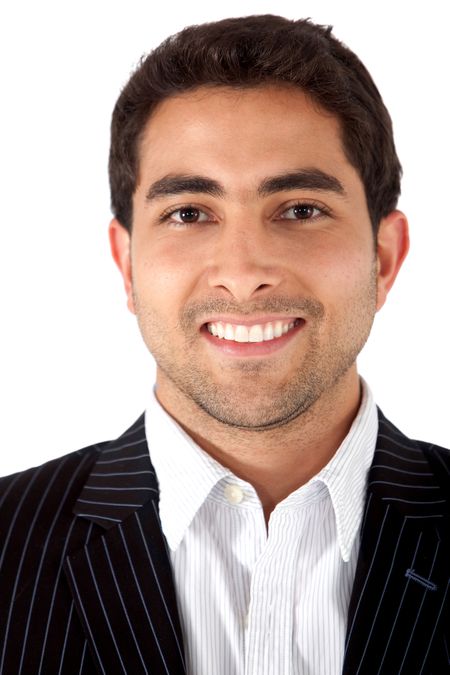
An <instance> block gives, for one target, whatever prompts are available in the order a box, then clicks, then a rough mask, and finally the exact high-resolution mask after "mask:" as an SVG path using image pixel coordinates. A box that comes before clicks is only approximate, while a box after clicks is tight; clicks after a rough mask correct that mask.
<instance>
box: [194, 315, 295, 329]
mask: <svg viewBox="0 0 450 675" xmlns="http://www.w3.org/2000/svg"><path fill="white" fill-rule="evenodd" d="M301 318H302V317H300V316H296V315H292V316H286V315H285V314H284V315H281V314H276V315H268V314H266V315H264V316H255V317H248V316H247V317H245V318H244V317H243V316H221V315H219V316H213V317H210V318H208V319H207V320H206V321H204V322H203V324H202V325H206V324H208V323H219V322H220V323H224V324H226V323H231V324H232V325H234V326H255V325H258V324H259V325H264V324H266V323H274V322H275V321H295V320H296V319H301Z"/></svg>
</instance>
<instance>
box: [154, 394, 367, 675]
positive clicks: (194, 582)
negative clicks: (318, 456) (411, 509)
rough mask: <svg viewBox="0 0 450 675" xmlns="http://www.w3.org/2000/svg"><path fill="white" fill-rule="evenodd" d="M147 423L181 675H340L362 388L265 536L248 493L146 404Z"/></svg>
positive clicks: (361, 454)
mask: <svg viewBox="0 0 450 675" xmlns="http://www.w3.org/2000/svg"><path fill="white" fill-rule="evenodd" d="M145 421H146V430H147V439H148V445H149V450H150V457H151V460H152V463H153V465H154V467H155V469H156V472H157V475H158V482H159V488H160V505H159V508H160V516H161V524H162V529H163V532H164V534H165V536H166V538H167V541H168V543H169V547H170V549H171V550H170V557H171V561H172V567H173V570H174V579H175V585H176V590H177V597H178V606H179V609H180V614H181V619H182V626H183V635H184V638H185V646H186V661H187V670H188V673H189V674H192V675H209V674H210V673H221V672H223V673H227V675H238V674H242V675H244V673H245V675H265V674H268V675H272V673H283V675H290V674H292V675H297V674H300V673H302V674H307V673H313V674H314V675H338V674H339V673H341V672H342V661H343V656H344V638H345V629H346V618H347V612H348V604H349V601H350V594H351V589H352V585H353V578H354V573H355V568H356V560H357V556H358V549H359V545H358V544H359V537H358V533H359V528H360V523H361V519H362V514H363V510H364V498H365V489H366V479H367V472H368V470H369V467H370V465H371V463H372V459H373V453H374V450H375V444H376V440H377V431H378V416H377V410H376V406H375V403H374V401H373V398H372V395H371V392H370V390H369V388H368V387H367V385H366V384H365V383H364V382H363V397H362V402H361V406H360V410H359V412H358V414H357V416H356V418H355V419H354V421H353V424H352V426H351V429H350V430H349V433H348V434H347V436H346V438H345V439H344V441H343V442H342V444H341V446H340V448H339V449H338V451H337V452H336V454H335V455H334V457H332V459H331V460H330V461H329V462H328V464H327V465H326V466H325V467H324V468H323V469H322V470H321V471H320V472H319V473H318V474H317V476H315V477H314V478H312V479H311V481H309V482H308V483H307V484H306V485H303V486H302V487H300V488H299V489H297V490H295V491H294V492H292V493H291V494H290V495H289V496H288V497H287V498H286V499H284V500H283V501H282V502H280V503H279V504H278V505H277V507H276V508H275V509H274V511H273V512H272V514H271V517H270V522H269V527H268V531H267V530H266V524H265V521H264V513H263V509H262V505H261V502H260V500H259V498H258V495H257V493H256V491H255V490H254V488H253V486H252V485H251V484H249V483H247V482H245V481H243V480H240V479H239V478H238V477H236V476H235V475H234V474H232V473H231V471H230V470H229V469H226V468H225V467H223V466H222V465H220V464H219V463H218V462H217V461H216V460H214V459H213V458H212V457H210V456H209V455H208V454H207V453H206V452H204V451H203V450H202V449H201V448H199V447H198V446H197V445H196V443H195V442H194V441H193V440H192V439H191V438H190V437H189V436H188V435H187V434H186V433H185V432H184V430H183V429H182V428H181V427H179V426H178V425H177V424H176V423H175V422H174V420H173V419H172V418H171V417H170V416H169V415H168V414H167V413H166V412H165V410H164V409H163V408H162V407H161V406H160V405H159V403H158V401H157V399H156V397H155V396H153V397H151V399H150V402H149V406H148V409H147V411H146V416H145ZM230 489H231V490H232V491H233V489H234V493H236V490H237V491H238V494H239V499H240V501H238V503H230V501H229V499H228V498H227V491H229V490H230ZM232 494H233V492H232ZM241 497H242V499H241ZM205 645H207V648H206V647H205Z"/></svg>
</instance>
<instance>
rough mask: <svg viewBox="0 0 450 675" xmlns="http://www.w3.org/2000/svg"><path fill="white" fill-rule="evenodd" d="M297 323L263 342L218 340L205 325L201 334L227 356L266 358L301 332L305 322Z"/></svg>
mask: <svg viewBox="0 0 450 675" xmlns="http://www.w3.org/2000/svg"><path fill="white" fill-rule="evenodd" d="M298 321H299V323H298V325H297V326H294V328H291V329H290V330H288V332H287V333H285V334H284V335H281V336H280V337H278V338H274V339H273V340H267V341H265V342H235V341H234V340H225V338H218V337H216V336H215V335H211V333H210V332H209V330H208V329H207V327H206V325H205V326H202V328H201V333H202V335H203V336H204V337H205V339H206V340H208V342H209V343H210V344H211V345H212V346H213V347H215V348H216V349H218V350H219V351H220V352H222V354H226V355H227V356H241V357H247V358H248V357H250V356H266V355H267V354H273V353H274V352H277V351H279V350H280V349H283V347H285V346H286V345H287V344H288V343H289V342H290V341H291V340H292V339H293V338H294V337H295V336H296V335H297V334H298V333H299V332H300V331H301V330H302V328H303V326H304V325H305V321H304V320H303V319H299V320H298Z"/></svg>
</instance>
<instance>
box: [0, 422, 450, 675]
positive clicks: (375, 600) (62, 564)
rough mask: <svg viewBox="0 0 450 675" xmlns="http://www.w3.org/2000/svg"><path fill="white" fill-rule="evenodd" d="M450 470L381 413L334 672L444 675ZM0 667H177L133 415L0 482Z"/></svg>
mask: <svg viewBox="0 0 450 675" xmlns="http://www.w3.org/2000/svg"><path fill="white" fill-rule="evenodd" d="M449 467H450V459H449V452H448V451H446V450H444V449H442V448H438V447H435V446H430V445H429V444H426V443H419V442H415V441H410V440H409V439H407V438H406V437H405V436H403V435H402V434H401V433H400V432H399V431H398V430H396V429H395V427H393V425H391V424H390V423H389V422H387V421H386V420H385V419H384V417H383V416H382V415H381V413H380V434H379V437H378V442H377V450H376V452H375V456H374V462H373V466H372V469H371V471H370V474H369V487H368V497H367V505H366V510H365V515H364V521H363V529H362V537H361V545H360V555H359V558H358V562H357V568H356V574H355V582H354V586H353V591H352V597H351V601H350V610H349V619H348V626H347V641H346V655H345V660H344V667H343V673H344V675H356V674H357V673H358V674H360V675H372V673H374V674H375V673H381V674H382V675H394V674H395V675H397V674H402V675H419V674H423V675H442V674H443V673H447V672H449V657H448V653H449V652H448V646H447V644H446V641H445V640H446V637H448V636H447V632H446V631H447V630H448V625H449V622H448V614H447V613H448V584H449V579H448V576H449V567H450V565H449V530H448V520H449V501H448V496H449V491H450V479H449V471H450V468H449ZM0 664H1V665H0V673H1V675H16V674H18V673H22V674H23V675H36V674H38V673H41V674H42V675H56V674H59V675H72V674H78V675H94V674H98V673H106V674H107V675H115V674H116V673H127V674H129V675H139V674H140V673H151V674H152V675H160V674H161V675H163V674H166V673H170V675H182V674H184V673H185V669H184V665H183V646H182V643H181V631H180V625H179V619H178V612H177V605H176V598H175V591H174V585H173V579H172V571H171V567H170V561H169V556H168V552H167V547H166V542H165V540H164V537H163V536H162V533H161V526H160V522H159V514H158V484H157V481H156V477H155V475H154V471H153V467H152V466H151V464H150V460H149V458H148V454H147V446H146V444H145V430H144V423H143V417H141V418H140V419H139V420H138V421H137V422H136V424H135V425H133V427H131V429H130V430H128V432H126V433H125V434H124V435H123V436H122V437H121V438H119V439H118V440H117V441H113V442H112V443H102V444H100V445H96V446H92V447H89V448H85V449H84V450H81V451H78V452H76V453H72V454H70V455H68V456H66V457H63V458H61V459H59V460H55V461H52V462H49V463H47V464H45V465H43V466H42V467H38V468H36V469H30V470H29V471H26V472H23V473H20V474H16V475H14V476H10V477H6V478H3V479H0ZM211 675H221V674H220V673H212V674H211ZM223 675H226V674H225V673H224V674H223ZM274 675H283V674H282V673H279V674H278V673H276V674H274Z"/></svg>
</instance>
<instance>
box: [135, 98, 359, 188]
mask: <svg viewBox="0 0 450 675" xmlns="http://www.w3.org/2000/svg"><path fill="white" fill-rule="evenodd" d="M302 166H304V167H317V168H319V169H321V170H323V171H326V172H328V173H334V174H336V173H340V174H341V175H343V177H344V178H345V174H346V173H347V174H349V177H350V174H351V177H352V178H353V179H355V175H356V172H355V170H354V169H353V167H351V166H350V164H349V163H348V161H347V159H346V156H345V152H344V150H343V146H342V141H341V128H340V123H339V120H338V119H337V118H336V117H335V116H334V115H332V114H330V113H329V112H327V111H325V110H323V109H322V108H320V107H319V105H318V104H316V103H315V102H314V101H312V100H311V99H310V98H309V97H308V96H307V95H306V94H305V93H304V92H303V91H301V90H300V89H298V88H294V87H293V86H292V85H281V86H280V85H264V86H261V87H254V88H242V89H235V88H230V87H199V88H198V89H195V90H193V91H189V92H185V93H183V94H180V95H177V96H173V97H171V98H168V99H166V100H164V101H163V102H162V103H160V104H159V105H158V106H157V108H156V109H155V110H154V111H153V113H152V115H151V117H150V119H149V120H148V122H147V125H146V127H145V130H144V133H143V136H142V140H141V145H140V170H139V183H141V182H143V181H144V182H148V180H150V179H152V180H154V179H155V178H158V177H161V176H163V175H167V174H170V173H190V172H192V171H194V170H195V171H196V172H198V171H199V169H201V172H202V173H203V174H205V173H207V174H209V175H211V174H215V175H217V177H218V178H220V180H221V181H222V182H223V183H226V182H227V179H229V180H230V181H233V180H235V181H236V180H239V182H240V184H241V185H242V187H243V188H244V186H248V188H249V189H250V188H251V185H252V184H253V185H254V184H255V181H259V180H261V179H262V178H263V177H265V176H269V175H274V174H277V173H281V172H285V171H289V170H294V169H298V168H301V167H302ZM219 174H220V175H219ZM138 188H139V185H138Z"/></svg>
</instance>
